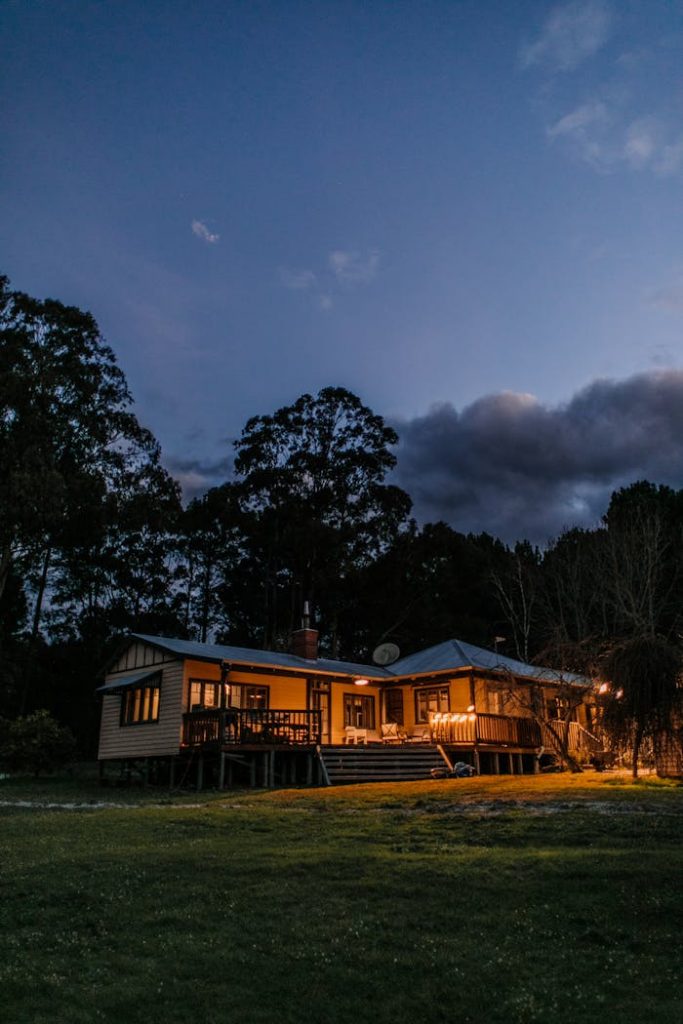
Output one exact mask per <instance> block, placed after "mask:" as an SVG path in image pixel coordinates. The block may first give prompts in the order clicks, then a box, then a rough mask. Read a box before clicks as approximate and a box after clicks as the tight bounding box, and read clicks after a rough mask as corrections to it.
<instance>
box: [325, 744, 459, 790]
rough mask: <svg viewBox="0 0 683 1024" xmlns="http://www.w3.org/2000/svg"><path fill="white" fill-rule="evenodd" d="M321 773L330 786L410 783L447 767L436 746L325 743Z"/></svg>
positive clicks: (426, 777)
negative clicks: (359, 783)
mask: <svg viewBox="0 0 683 1024" xmlns="http://www.w3.org/2000/svg"><path fill="white" fill-rule="evenodd" d="M320 759H321V761H322V763H323V768H324V771H323V774H324V775H326V776H327V779H328V780H329V784H330V786H340V785H344V784H345V783H350V782H409V781H416V780H419V779H428V778H429V777H430V772H431V770H432V768H448V767H449V765H448V764H447V762H446V761H445V760H444V758H443V756H442V755H441V753H440V752H439V750H438V748H437V747H433V746H429V745H427V744H425V745H424V746H418V745H414V746H410V745H407V744H406V745H405V746H401V745H398V744H396V745H391V746H389V745H387V746H362V745H359V746H329V747H328V746H325V747H321V748H320Z"/></svg>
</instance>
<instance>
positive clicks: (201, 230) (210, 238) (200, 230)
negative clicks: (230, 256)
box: [192, 220, 221, 245]
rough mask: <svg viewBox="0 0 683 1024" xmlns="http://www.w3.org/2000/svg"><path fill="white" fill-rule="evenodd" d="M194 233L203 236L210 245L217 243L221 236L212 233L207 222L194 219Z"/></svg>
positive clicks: (198, 236) (199, 236) (203, 239)
mask: <svg viewBox="0 0 683 1024" xmlns="http://www.w3.org/2000/svg"><path fill="white" fill-rule="evenodd" d="M192 233H193V234H194V235H196V236H197V238H201V239H202V241H204V242H208V243H209V245H215V244H216V242H217V241H218V240H219V238H220V237H221V236H220V235H212V234H211V232H210V231H209V229H208V228H207V226H206V224H205V223H204V222H203V221H201V220H193V221H192Z"/></svg>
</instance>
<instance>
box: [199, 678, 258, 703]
mask: <svg viewBox="0 0 683 1024" xmlns="http://www.w3.org/2000/svg"><path fill="white" fill-rule="evenodd" d="M193 686H199V687H200V690H199V695H200V698H201V699H200V702H199V703H197V702H196V701H193V700H192V687H193ZM207 686H210V687H212V688H213V691H214V698H215V699H217V700H218V703H216V704H206V703H204V695H205V689H206V687H207ZM222 686H225V687H229V688H230V689H231V690H237V689H239V691H240V698H241V699H240V703H239V704H222V703H221V701H222V699H223V697H224V696H226V694H225V691H223V693H222V692H221V687H222ZM257 693H262V694H263V700H258V698H257V697H256V694H257ZM187 707H188V710H189V711H219V710H220V709H221V708H224V709H225V708H233V710H236V711H245V710H248V711H255V710H259V709H267V708H269V707H270V687H269V686H267V685H265V684H263V685H262V684H256V683H221V681H220V680H218V679H202V678H201V677H199V676H193V677H192V678H190V679H189V680H188V692H187Z"/></svg>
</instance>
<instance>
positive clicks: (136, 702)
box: [120, 676, 161, 725]
mask: <svg viewBox="0 0 683 1024" xmlns="http://www.w3.org/2000/svg"><path fill="white" fill-rule="evenodd" d="M160 688H161V677H160V676H156V677H155V678H154V679H153V680H152V681H151V682H149V683H146V684H145V685H144V686H131V687H130V688H129V689H127V690H124V691H123V693H122V695H121V720H120V721H121V725H143V724H145V723H149V722H158V721H159V693H160Z"/></svg>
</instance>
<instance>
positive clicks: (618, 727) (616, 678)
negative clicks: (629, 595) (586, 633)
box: [602, 636, 682, 779]
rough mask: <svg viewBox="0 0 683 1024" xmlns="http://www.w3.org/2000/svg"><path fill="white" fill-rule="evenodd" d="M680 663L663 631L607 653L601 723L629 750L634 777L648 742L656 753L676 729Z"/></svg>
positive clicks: (679, 658) (618, 742)
mask: <svg viewBox="0 0 683 1024" xmlns="http://www.w3.org/2000/svg"><path fill="white" fill-rule="evenodd" d="M681 668H682V660H681V652H680V651H679V649H678V648H677V647H674V646H673V645H672V644H670V643H669V642H668V641H666V640H665V639H663V638H662V637H659V636H637V637H631V638H630V639H628V640H624V641H622V642H620V643H617V644H615V645H614V646H613V647H612V648H611V649H610V650H609V651H608V652H607V654H606V656H605V658H604V661H603V675H604V678H605V679H607V680H609V683H608V684H605V685H606V687H607V689H606V691H605V694H604V698H603V700H604V704H603V714H602V724H603V727H604V729H605V731H606V732H607V733H608V735H609V736H610V737H611V739H612V741H613V742H614V744H615V745H617V746H621V747H623V748H626V749H627V750H629V751H630V754H631V758H632V764H633V778H634V779H635V778H637V777H638V756H639V754H640V751H641V748H642V745H643V742H644V741H645V740H650V741H651V742H652V744H653V747H654V749H655V752H656V751H657V749H658V747H659V745H660V744H661V743H662V741H665V740H666V739H668V738H669V737H671V736H672V735H673V734H674V733H675V730H676V712H677V710H678V702H679V698H680V689H679V684H680V678H681Z"/></svg>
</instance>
